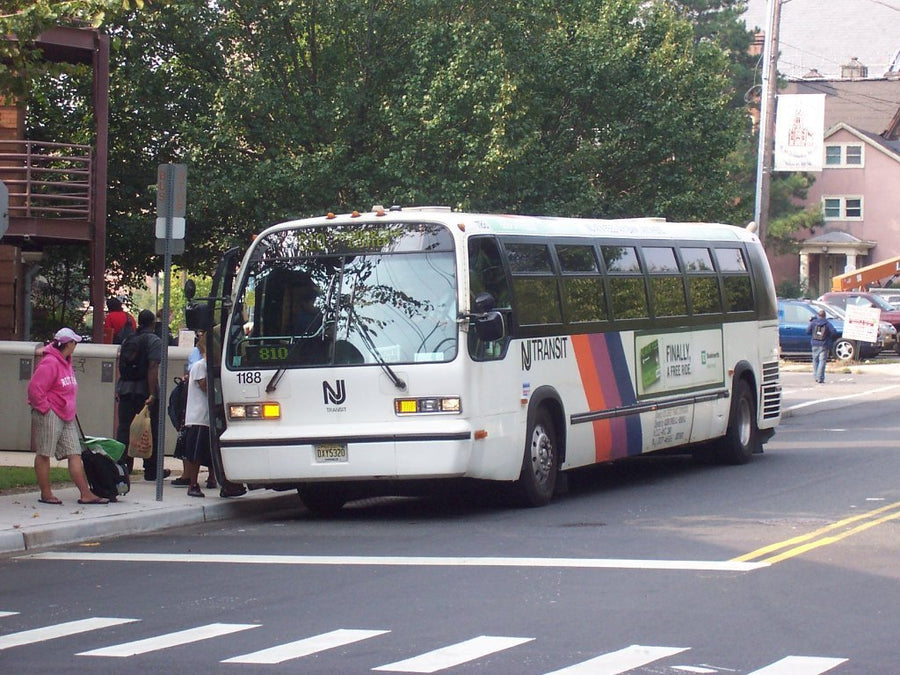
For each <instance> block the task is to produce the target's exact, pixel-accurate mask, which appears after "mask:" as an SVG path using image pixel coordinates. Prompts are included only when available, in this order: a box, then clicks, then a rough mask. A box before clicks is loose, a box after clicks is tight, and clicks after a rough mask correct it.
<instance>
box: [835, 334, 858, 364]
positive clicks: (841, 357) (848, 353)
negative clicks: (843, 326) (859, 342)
mask: <svg viewBox="0 0 900 675" xmlns="http://www.w3.org/2000/svg"><path fill="white" fill-rule="evenodd" d="M833 351H834V358H836V359H837V360H838V361H852V360H853V359H855V358H856V357H857V354H856V343H855V342H853V341H852V340H844V339H843V338H841V339H840V340H838V341H837V342H836V343H835V344H834V350H833Z"/></svg>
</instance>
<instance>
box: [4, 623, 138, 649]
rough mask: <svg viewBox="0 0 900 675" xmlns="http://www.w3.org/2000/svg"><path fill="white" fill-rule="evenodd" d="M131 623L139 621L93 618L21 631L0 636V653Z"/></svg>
mask: <svg viewBox="0 0 900 675" xmlns="http://www.w3.org/2000/svg"><path fill="white" fill-rule="evenodd" d="M132 621H139V619H110V618H105V617H94V618H91V619H78V620H77V621H66V622H65V623H58V624H55V625H53V626H44V627H43V628H33V629H31V630H23V631H21V632H19V633H11V634H9V635H3V636H0V651H2V650H4V649H9V648H10V647H20V646H22V645H28V644H33V643H35V642H43V641H44V640H54V639H56V638H61V637H67V636H69V635H77V634H78V633H86V632H87V631H89V630H97V629H98V628H109V627H110V626H118V625H119V624H121V623H131V622H132Z"/></svg>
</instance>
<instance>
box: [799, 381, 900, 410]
mask: <svg viewBox="0 0 900 675" xmlns="http://www.w3.org/2000/svg"><path fill="white" fill-rule="evenodd" d="M898 387H900V384H891V385H889V386H887V387H879V388H878V389H870V390H868V391H861V392H858V393H856V394H847V395H846V396H832V397H830V398H817V399H814V400H812V401H806V402H804V403H798V404H797V405H792V406H789V407H787V408H785V410H800V409H801V408H808V407H809V406H811V405H818V404H820V403H828V402H830V401H846V400H848V399H851V398H860V397H861V396H871V395H872V394H880V393H881V392H883V391H891V390H892V389H897V388H898ZM782 393H783V392H782Z"/></svg>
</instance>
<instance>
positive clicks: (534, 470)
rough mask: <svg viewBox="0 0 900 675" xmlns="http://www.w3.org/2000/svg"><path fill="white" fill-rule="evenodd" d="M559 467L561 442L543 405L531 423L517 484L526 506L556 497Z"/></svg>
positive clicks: (543, 502)
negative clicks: (559, 442) (554, 493)
mask: <svg viewBox="0 0 900 675" xmlns="http://www.w3.org/2000/svg"><path fill="white" fill-rule="evenodd" d="M558 470H559V445H558V439H557V436H556V429H555V427H554V426H553V420H552V419H551V418H550V415H549V413H548V412H547V411H546V410H545V409H543V408H541V409H540V410H538V411H537V412H536V413H535V415H534V419H533V421H532V422H531V424H530V425H529V427H528V435H527V437H526V439H525V456H524V457H523V458H522V471H521V473H520V474H519V480H518V482H517V484H516V485H517V487H518V491H519V496H520V497H521V499H522V503H523V504H524V505H525V506H544V505H545V504H547V503H549V502H550V500H551V499H552V498H553V491H554V489H555V488H556V475H557V472H558Z"/></svg>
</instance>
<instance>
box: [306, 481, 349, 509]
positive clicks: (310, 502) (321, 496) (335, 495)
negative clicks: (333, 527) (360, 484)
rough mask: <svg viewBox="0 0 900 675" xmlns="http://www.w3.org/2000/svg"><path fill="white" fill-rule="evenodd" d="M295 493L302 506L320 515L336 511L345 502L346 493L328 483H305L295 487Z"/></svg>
mask: <svg viewBox="0 0 900 675" xmlns="http://www.w3.org/2000/svg"><path fill="white" fill-rule="evenodd" d="M297 494H298V495H300V501H301V502H303V506H305V507H306V508H307V509H308V510H309V511H311V512H312V513H314V514H316V515H320V516H327V515H329V514H333V513H337V512H338V511H340V510H341V509H342V508H344V504H346V503H347V493H346V492H345V491H344V490H343V489H342V488H341V487H339V486H337V485H334V484H330V483H307V484H306V485H303V486H301V487H298V488H297Z"/></svg>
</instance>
